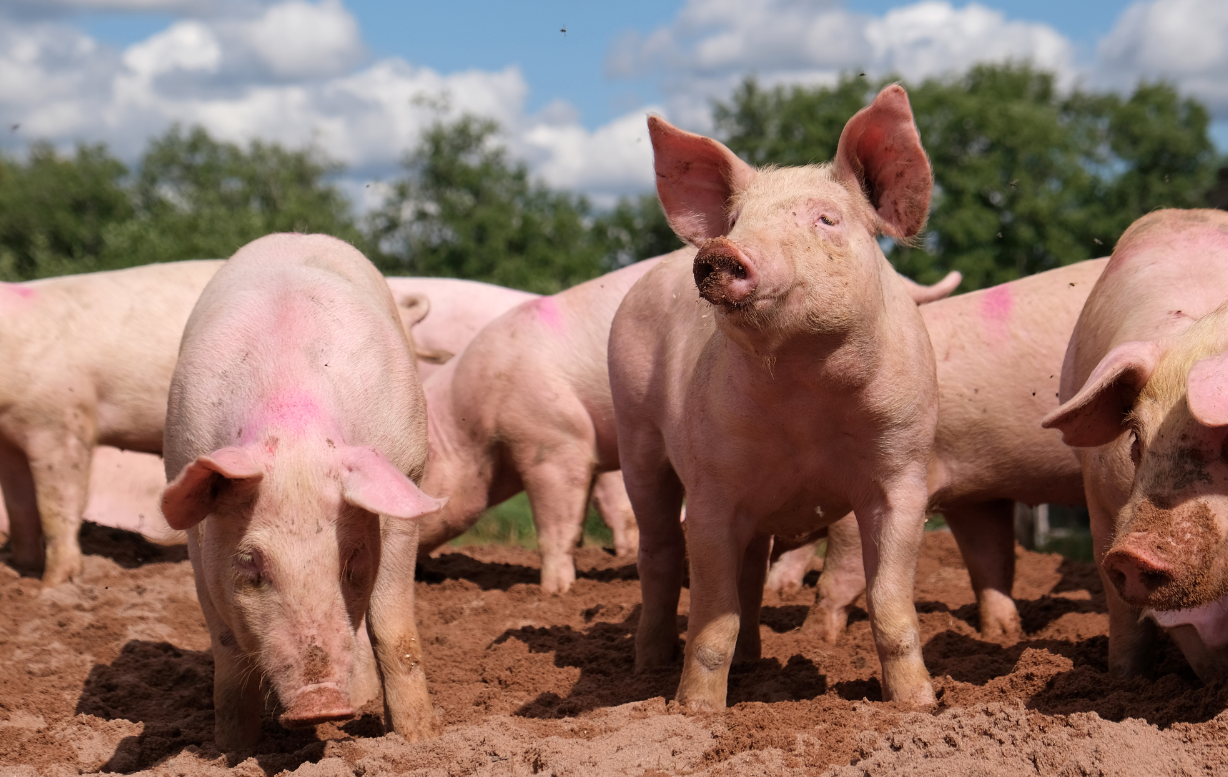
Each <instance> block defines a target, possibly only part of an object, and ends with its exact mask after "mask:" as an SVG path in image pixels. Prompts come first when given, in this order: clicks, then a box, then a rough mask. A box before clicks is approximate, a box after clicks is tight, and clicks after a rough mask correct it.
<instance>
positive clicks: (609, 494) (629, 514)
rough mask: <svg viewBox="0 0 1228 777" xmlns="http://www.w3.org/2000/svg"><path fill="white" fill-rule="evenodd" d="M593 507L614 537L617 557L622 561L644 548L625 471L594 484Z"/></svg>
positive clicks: (606, 475)
mask: <svg viewBox="0 0 1228 777" xmlns="http://www.w3.org/2000/svg"><path fill="white" fill-rule="evenodd" d="M592 499H593V505H594V506H595V507H596V508H597V512H599V513H601V520H603V521H605V525H606V526H609V527H610V531H611V532H613V533H614V553H615V555H617V556H618V557H619V558H625V557H627V556H633V555H635V552H636V550H637V549H638V548H639V544H640V530H639V527H638V526H636V525H635V511H634V510H632V509H631V500H630V499H628V498H627V487H626V486H625V485H623V473H622V471H621V470H614V471H613V472H602V473H601V474H600V475H598V476H597V479H596V480H595V481H593V497H592Z"/></svg>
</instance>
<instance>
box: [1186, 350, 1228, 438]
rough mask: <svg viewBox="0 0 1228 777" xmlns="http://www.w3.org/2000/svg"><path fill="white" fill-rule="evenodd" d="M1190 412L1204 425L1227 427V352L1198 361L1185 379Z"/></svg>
mask: <svg viewBox="0 0 1228 777" xmlns="http://www.w3.org/2000/svg"><path fill="white" fill-rule="evenodd" d="M1186 390H1187V392H1188V393H1187V396H1186V399H1187V401H1188V402H1189V405H1190V413H1191V414H1192V415H1193V416H1194V418H1195V419H1197V420H1198V423H1200V424H1202V425H1203V426H1212V427H1215V426H1228V353H1221V354H1219V355H1218V356H1212V357H1210V358H1209V359H1203V360H1202V361H1200V362H1195V363H1194V366H1193V367H1191V368H1190V375H1189V378H1188V379H1187V380H1186Z"/></svg>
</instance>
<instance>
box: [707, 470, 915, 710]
mask: <svg viewBox="0 0 1228 777" xmlns="http://www.w3.org/2000/svg"><path fill="white" fill-rule="evenodd" d="M910 469H911V470H912V471H906V472H905V474H904V476H903V477H901V478H900V480H899V481H897V482H896V483H891V484H885V485H886V486H887V487H886V488H884V489H883V491H882V493H881V497H880V498H879V499H871V500H868V501H869V503H868V504H861V505H855V506H854V511H855V512H856V513H857V523H858V528H859V529H860V531H861V552H862V559H863V561H864V563H865V566H866V583H867V586H866V609H867V610H868V611H869V613H870V628H871V629H872V630H873V632H874V646H875V647H876V648H877V649H878V658H879V661H880V662H881V663H882V667H883V700H884V701H899V702H904V703H905V704H910V705H915V706H928V705H931V704H934V702H935V698H934V688H933V686H932V685H931V684H930V677H929V672H928V671H926V669H925V662H924V661H923V660H922V659H921V632H920V625H919V623H918V621H917V609H916V606H915V605H914V604H913V581H914V578H915V577H916V574H917V555H918V553H919V552H920V549H921V536H922V533H923V532H924V527H925V505H926V501H927V494H926V488H925V465H924V464H921V465H918V466H916V467H913V468H910ZM692 596H693V594H692Z"/></svg>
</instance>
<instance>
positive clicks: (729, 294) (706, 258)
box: [694, 237, 759, 307]
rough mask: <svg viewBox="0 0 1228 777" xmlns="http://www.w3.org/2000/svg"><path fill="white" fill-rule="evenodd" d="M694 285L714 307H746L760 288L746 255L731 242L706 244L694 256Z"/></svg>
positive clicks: (756, 275)
mask: <svg viewBox="0 0 1228 777" xmlns="http://www.w3.org/2000/svg"><path fill="white" fill-rule="evenodd" d="M694 273H695V285H696V286H697V287H698V288H699V294H700V296H702V297H703V298H704V299H706V300H707V301H708V302H711V303H712V304H713V305H728V306H732V307H737V306H739V305H744V304H746V303H747V302H748V301H749V300H750V297H751V295H752V294H754V293H755V289H756V288H757V287H758V286H759V274H758V273H757V272H756V271H755V265H754V263H753V262H752V261H751V259H750V257H748V256H747V255H746V252H745V251H743V250H742V249H741V248H739V247H738V246H737V244H736V243H734V242H733V241H732V240H729V239H728V238H725V237H717V238H713V239H712V240H709V241H708V242H707V243H705V244H704V247H703V248H701V249H700V251H699V253H698V254H696V255H695V264H694Z"/></svg>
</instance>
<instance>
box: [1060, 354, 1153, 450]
mask: <svg viewBox="0 0 1228 777" xmlns="http://www.w3.org/2000/svg"><path fill="white" fill-rule="evenodd" d="M1160 353H1161V350H1160V346H1159V344H1158V343H1156V342H1154V341H1150V340H1148V341H1135V342H1129V343H1122V344H1121V345H1119V346H1117V347H1116V348H1114V349H1113V350H1111V351H1109V353H1108V355H1107V356H1105V357H1104V358H1103V359H1101V360H1100V363H1099V364H1097V365H1096V369H1094V370H1092V374H1091V375H1090V376H1089V377H1088V378H1087V382H1086V383H1084V384H1083V388H1081V389H1079V393H1078V394H1075V395H1074V396H1073V397H1072V398H1071V399H1070V400H1069V401H1068V402H1066V403H1065V404H1064V405H1062V406H1061V407H1059V408H1058V409H1057V410H1054V411H1053V412H1052V413H1050V414H1049V415H1047V416H1045V418H1044V420H1042V421H1041V422H1040V425H1041V426H1043V427H1045V428H1046V429H1060V430H1061V432H1062V441H1063V442H1064V443H1066V444H1067V445H1070V446H1072V447H1075V448H1094V447H1096V446H1099V445H1104V444H1106V443H1110V442H1112V441H1113V440H1115V439H1117V437H1118V435H1120V434H1121V433H1122V424H1123V422H1124V421H1125V418H1126V414H1128V413H1129V412H1130V410H1131V408H1133V407H1134V402H1135V400H1137V399H1138V395H1139V392H1140V391H1142V390H1143V387H1144V386H1146V385H1147V381H1148V380H1150V379H1151V373H1152V372H1153V371H1154V370H1155V367H1156V364H1157V363H1158V362H1159V361H1160Z"/></svg>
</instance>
